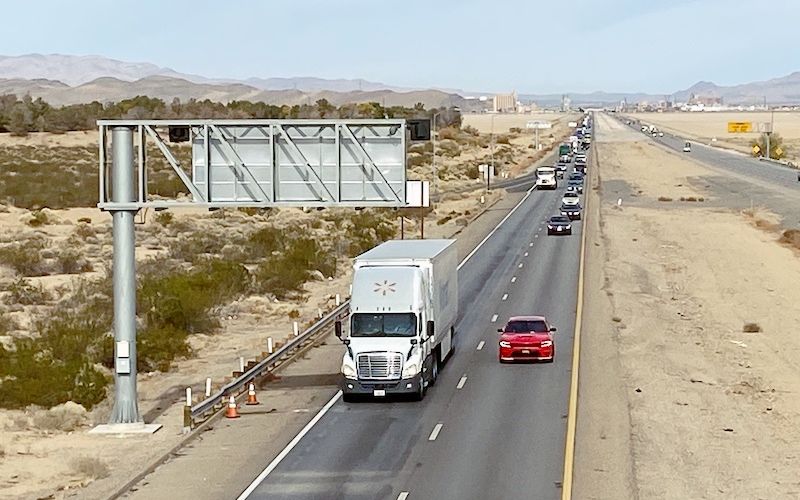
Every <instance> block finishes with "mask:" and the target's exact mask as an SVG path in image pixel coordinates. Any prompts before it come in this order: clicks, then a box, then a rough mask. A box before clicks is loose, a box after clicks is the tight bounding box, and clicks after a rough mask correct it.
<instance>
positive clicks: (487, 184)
mask: <svg viewBox="0 0 800 500" xmlns="http://www.w3.org/2000/svg"><path fill="white" fill-rule="evenodd" d="M491 144H492V166H491V167H490V168H491V169H492V170H491V171H492V172H494V115H492V140H491ZM486 192H489V172H486Z"/></svg>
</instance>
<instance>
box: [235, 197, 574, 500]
mask: <svg viewBox="0 0 800 500" xmlns="http://www.w3.org/2000/svg"><path fill="white" fill-rule="evenodd" d="M563 191H564V188H563V185H562V186H561V187H560V188H559V189H558V190H556V191H531V192H530V193H529V194H528V195H527V196H526V197H525V198H523V200H522V201H521V202H520V204H519V205H518V206H517V208H516V209H515V210H514V211H513V212H511V213H510V214H509V216H508V217H507V218H506V219H505V220H504V223H502V224H501V225H500V226H499V227H498V228H497V229H496V230H495V232H494V233H493V234H491V235H490V236H489V237H488V239H487V240H485V242H484V244H483V245H482V246H479V247H478V248H477V250H476V251H475V252H474V253H473V254H471V256H468V257H467V259H465V261H463V262H462V265H461V266H460V268H459V269H460V270H459V307H460V320H459V322H458V323H457V325H456V331H457V334H456V351H455V353H454V355H453V356H452V357H451V358H450V360H449V361H448V362H447V364H446V365H445V367H444V368H443V371H442V372H441V373H440V376H439V379H438V381H437V383H436V385H435V386H434V387H432V388H431V390H429V392H428V394H427V396H426V398H425V400H424V401H422V402H411V401H401V400H393V401H376V402H359V403H344V402H342V401H341V400H340V399H338V396H335V397H334V399H333V400H332V403H331V406H330V409H329V410H328V411H327V412H326V413H324V415H322V416H321V418H319V420H318V421H317V422H316V424H315V425H313V426H312V427H310V430H308V432H307V433H306V434H305V435H303V436H302V438H301V439H300V440H299V441H298V442H297V444H296V446H294V447H293V448H292V449H291V451H289V452H288V454H285V456H284V457H283V460H282V461H280V463H278V464H277V466H275V464H272V466H273V467H272V468H270V469H267V470H266V471H265V472H264V473H262V474H261V475H260V476H259V480H258V481H255V482H254V483H251V485H250V487H248V485H242V490H243V491H244V490H245V488H246V487H247V490H246V491H245V494H243V495H242V496H241V497H240V498H251V499H293V500H294V499H298V500H299V499H326V500H329V499H345V498H346V499H387V498H388V499H395V498H397V499H406V498H407V499H429V498H458V499H476V500H478V499H481V500H483V499H488V498H503V499H517V498H518V499H523V498H524V499H528V498H537V499H555V498H560V496H561V489H560V488H561V481H562V474H563V467H564V447H565V431H566V416H567V404H568V394H569V388H570V370H571V364H572V341H573V334H574V332H573V327H574V323H575V309H576V286H577V276H578V257H579V251H580V228H581V223H580V222H577V221H576V223H575V224H574V227H573V231H574V233H573V234H572V235H571V236H549V237H548V236H547V229H546V226H545V223H544V221H545V220H546V219H547V218H548V217H549V216H550V215H553V214H554V213H556V210H557V209H558V206H559V203H560V200H561V195H562V194H563ZM519 314H543V315H546V316H547V317H548V318H549V319H550V321H551V323H552V324H554V325H555V326H557V327H558V330H559V331H558V333H557V334H556V335H557V337H556V353H557V354H556V360H555V362H554V363H552V364H514V365H506V364H504V365H501V364H499V363H498V360H497V337H498V333H497V332H496V330H497V328H500V327H502V326H503V324H504V321H505V320H506V319H507V318H508V317H509V316H512V315H519ZM272 460H273V457H272V456H265V457H263V465H264V467H265V468H266V467H267V465H268V464H270V462H271V461H272ZM267 472H268V474H267ZM255 479H256V478H254V480H255Z"/></svg>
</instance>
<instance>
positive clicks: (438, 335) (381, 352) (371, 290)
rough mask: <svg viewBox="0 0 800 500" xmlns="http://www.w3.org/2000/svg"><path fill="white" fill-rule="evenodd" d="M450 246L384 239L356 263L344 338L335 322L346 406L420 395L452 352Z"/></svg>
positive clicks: (453, 257) (453, 268)
mask: <svg viewBox="0 0 800 500" xmlns="http://www.w3.org/2000/svg"><path fill="white" fill-rule="evenodd" d="M454 243H455V240H400V241H397V240H395V241H387V242H386V243H383V244H382V245H378V246H377V247H375V248H373V249H372V250H369V251H368V252H365V253H363V254H361V255H359V256H358V257H356V259H355V262H354V264H353V269H354V272H353V286H352V296H351V298H350V316H349V318H348V319H349V321H348V326H349V332H348V333H349V335H347V337H344V336H343V333H344V332H343V330H344V325H343V324H342V323H341V322H339V321H337V322H336V336H337V337H339V338H340V339H342V342H343V343H344V344H345V347H346V352H345V353H344V355H343V356H342V368H341V373H342V379H341V388H342V393H343V398H344V399H345V401H349V400H352V399H353V397H354V396H356V395H370V396H376V397H382V396H386V395H388V394H397V393H409V394H412V395H414V396H415V397H416V398H417V399H422V398H423V397H425V392H426V390H427V388H428V387H429V386H431V385H433V384H434V383H435V382H436V378H437V376H438V374H439V368H440V367H441V366H442V364H443V363H444V361H445V360H446V359H447V357H448V356H449V355H450V353H451V352H452V349H453V334H454V333H455V330H454V327H455V322H456V319H457V316H458V269H457V266H458V256H457V252H456V247H455V244H454Z"/></svg>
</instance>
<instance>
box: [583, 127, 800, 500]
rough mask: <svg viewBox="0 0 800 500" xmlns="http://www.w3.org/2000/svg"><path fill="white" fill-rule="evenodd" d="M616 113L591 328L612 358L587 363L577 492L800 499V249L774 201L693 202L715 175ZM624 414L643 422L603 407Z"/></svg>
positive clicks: (603, 171)
mask: <svg viewBox="0 0 800 500" xmlns="http://www.w3.org/2000/svg"><path fill="white" fill-rule="evenodd" d="M615 123H616V122H612V121H611V120H603V121H602V122H601V131H605V133H604V134H603V138H602V140H600V141H598V142H599V144H598V152H599V159H600V167H599V174H600V176H601V178H602V183H601V188H600V189H601V193H602V194H601V209H600V212H601V213H600V217H601V222H600V227H599V232H598V233H597V234H595V235H594V236H595V237H594V239H593V240H592V239H591V238H590V242H592V243H590V244H592V245H598V246H599V245H602V247H603V248H602V250H603V251H602V253H600V254H597V253H595V255H600V256H601V257H602V260H599V261H592V262H590V265H600V266H602V273H601V274H600V277H601V279H600V280H598V281H597V282H596V283H595V284H596V285H597V287H596V288H590V289H588V290H587V294H588V295H587V300H588V301H589V302H590V303H591V304H590V307H594V310H595V311H597V312H598V316H595V317H594V325H592V326H590V327H589V328H588V329H587V331H586V336H591V337H592V338H593V341H594V343H595V344H598V343H602V344H603V351H602V352H601V353H597V354H596V355H604V356H605V358H604V359H603V361H604V363H605V364H606V365H607V366H609V368H610V369H608V370H603V367H602V365H600V364H598V363H597V362H596V361H595V362H593V363H591V362H589V370H587V371H582V372H581V377H582V380H583V382H582V383H581V391H582V392H581V398H582V399H581V403H580V404H581V405H582V409H581V417H580V418H579V423H578V425H579V427H578V433H579V435H578V439H579V444H578V463H577V465H576V467H577V468H576V493H577V494H578V496H577V498H609V499H611V498H622V497H628V496H630V497H635V498H665V499H673V498H674V499H684V498H719V499H729V498H764V499H773V498H798V497H800V476H798V474H797V470H798V469H797V460H798V458H800V456H799V455H798V450H800V431H798V428H797V425H796V423H797V422H798V419H800V398H798V397H797V395H798V394H800V337H798V336H797V335H796V334H795V332H796V331H797V330H798V328H800V287H798V286H797V283H799V282H800V259H798V255H797V254H796V252H795V251H794V250H793V249H791V248H789V247H788V245H786V244H784V243H782V242H781V241H779V235H778V234H777V233H775V232H771V231H767V230H765V228H766V229H769V225H768V224H765V223H755V222H754V221H757V220H768V219H769V215H768V214H761V215H760V214H755V216H754V215H753V214H749V213H747V214H743V213H738V212H734V211H731V210H726V209H724V208H719V205H720V203H724V201H725V200H715V206H716V207H717V208H705V207H704V206H703V205H704V204H703V203H702V202H679V201H678V200H680V198H681V197H684V198H685V199H686V198H690V197H693V198H695V199H699V198H701V197H704V196H708V195H707V193H704V192H702V191H699V190H697V189H695V188H693V187H690V186H692V182H691V178H693V177H695V176H698V175H700V176H702V175H709V176H710V175H711V174H710V173H709V172H704V168H703V167H702V166H700V165H697V164H695V163H693V162H691V161H690V160H687V159H684V158H681V157H679V156H678V155H673V154H670V153H667V152H665V151H663V150H661V149H659V148H656V147H654V146H652V145H650V144H648V143H638V142H636V141H635V140H631V137H630V136H628V135H626V134H625V133H623V132H622V131H619V130H618V128H617V127H616V126H615ZM620 186H629V188H628V190H627V193H628V195H622V196H620V194H618V193H620V192H622V190H621V189H620ZM613 190H616V191H618V193H615V194H611V195H609V194H610V193H609V192H610V191H613ZM631 194H633V195H634V196H631ZM659 197H664V198H671V199H672V200H675V201H673V202H659V201H658V199H659ZM620 198H622V203H621V205H618V199H620ZM592 304H594V306H592ZM593 355H595V353H593V352H584V356H593ZM585 377H588V379H587V378H585ZM611 378H613V380H611ZM602 388H606V392H598V389H602ZM593 410H596V413H595V412H593ZM615 412H616V413H615ZM614 414H616V416H617V417H618V418H619V420H621V421H625V420H628V421H629V423H630V425H629V426H626V428H622V427H621V426H619V425H615V422H608V421H604V422H599V421H597V420H595V419H594V418H593V417H595V418H597V417H600V418H602V416H603V415H606V416H609V415H614ZM582 423H583V425H582ZM611 441H613V442H611ZM609 484H612V485H614V486H615V488H616V489H614V488H608V485H609ZM626 488H628V489H627V490H626ZM621 493H622V495H623V496H620V494H621Z"/></svg>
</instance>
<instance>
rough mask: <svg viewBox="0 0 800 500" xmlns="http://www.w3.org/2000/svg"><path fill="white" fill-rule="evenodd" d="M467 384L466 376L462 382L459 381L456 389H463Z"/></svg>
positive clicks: (462, 378)
mask: <svg viewBox="0 0 800 500" xmlns="http://www.w3.org/2000/svg"><path fill="white" fill-rule="evenodd" d="M466 383H467V376H466V375H464V376H463V377H461V380H459V381H458V385H457V386H456V389H463V388H464V384H466Z"/></svg>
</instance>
